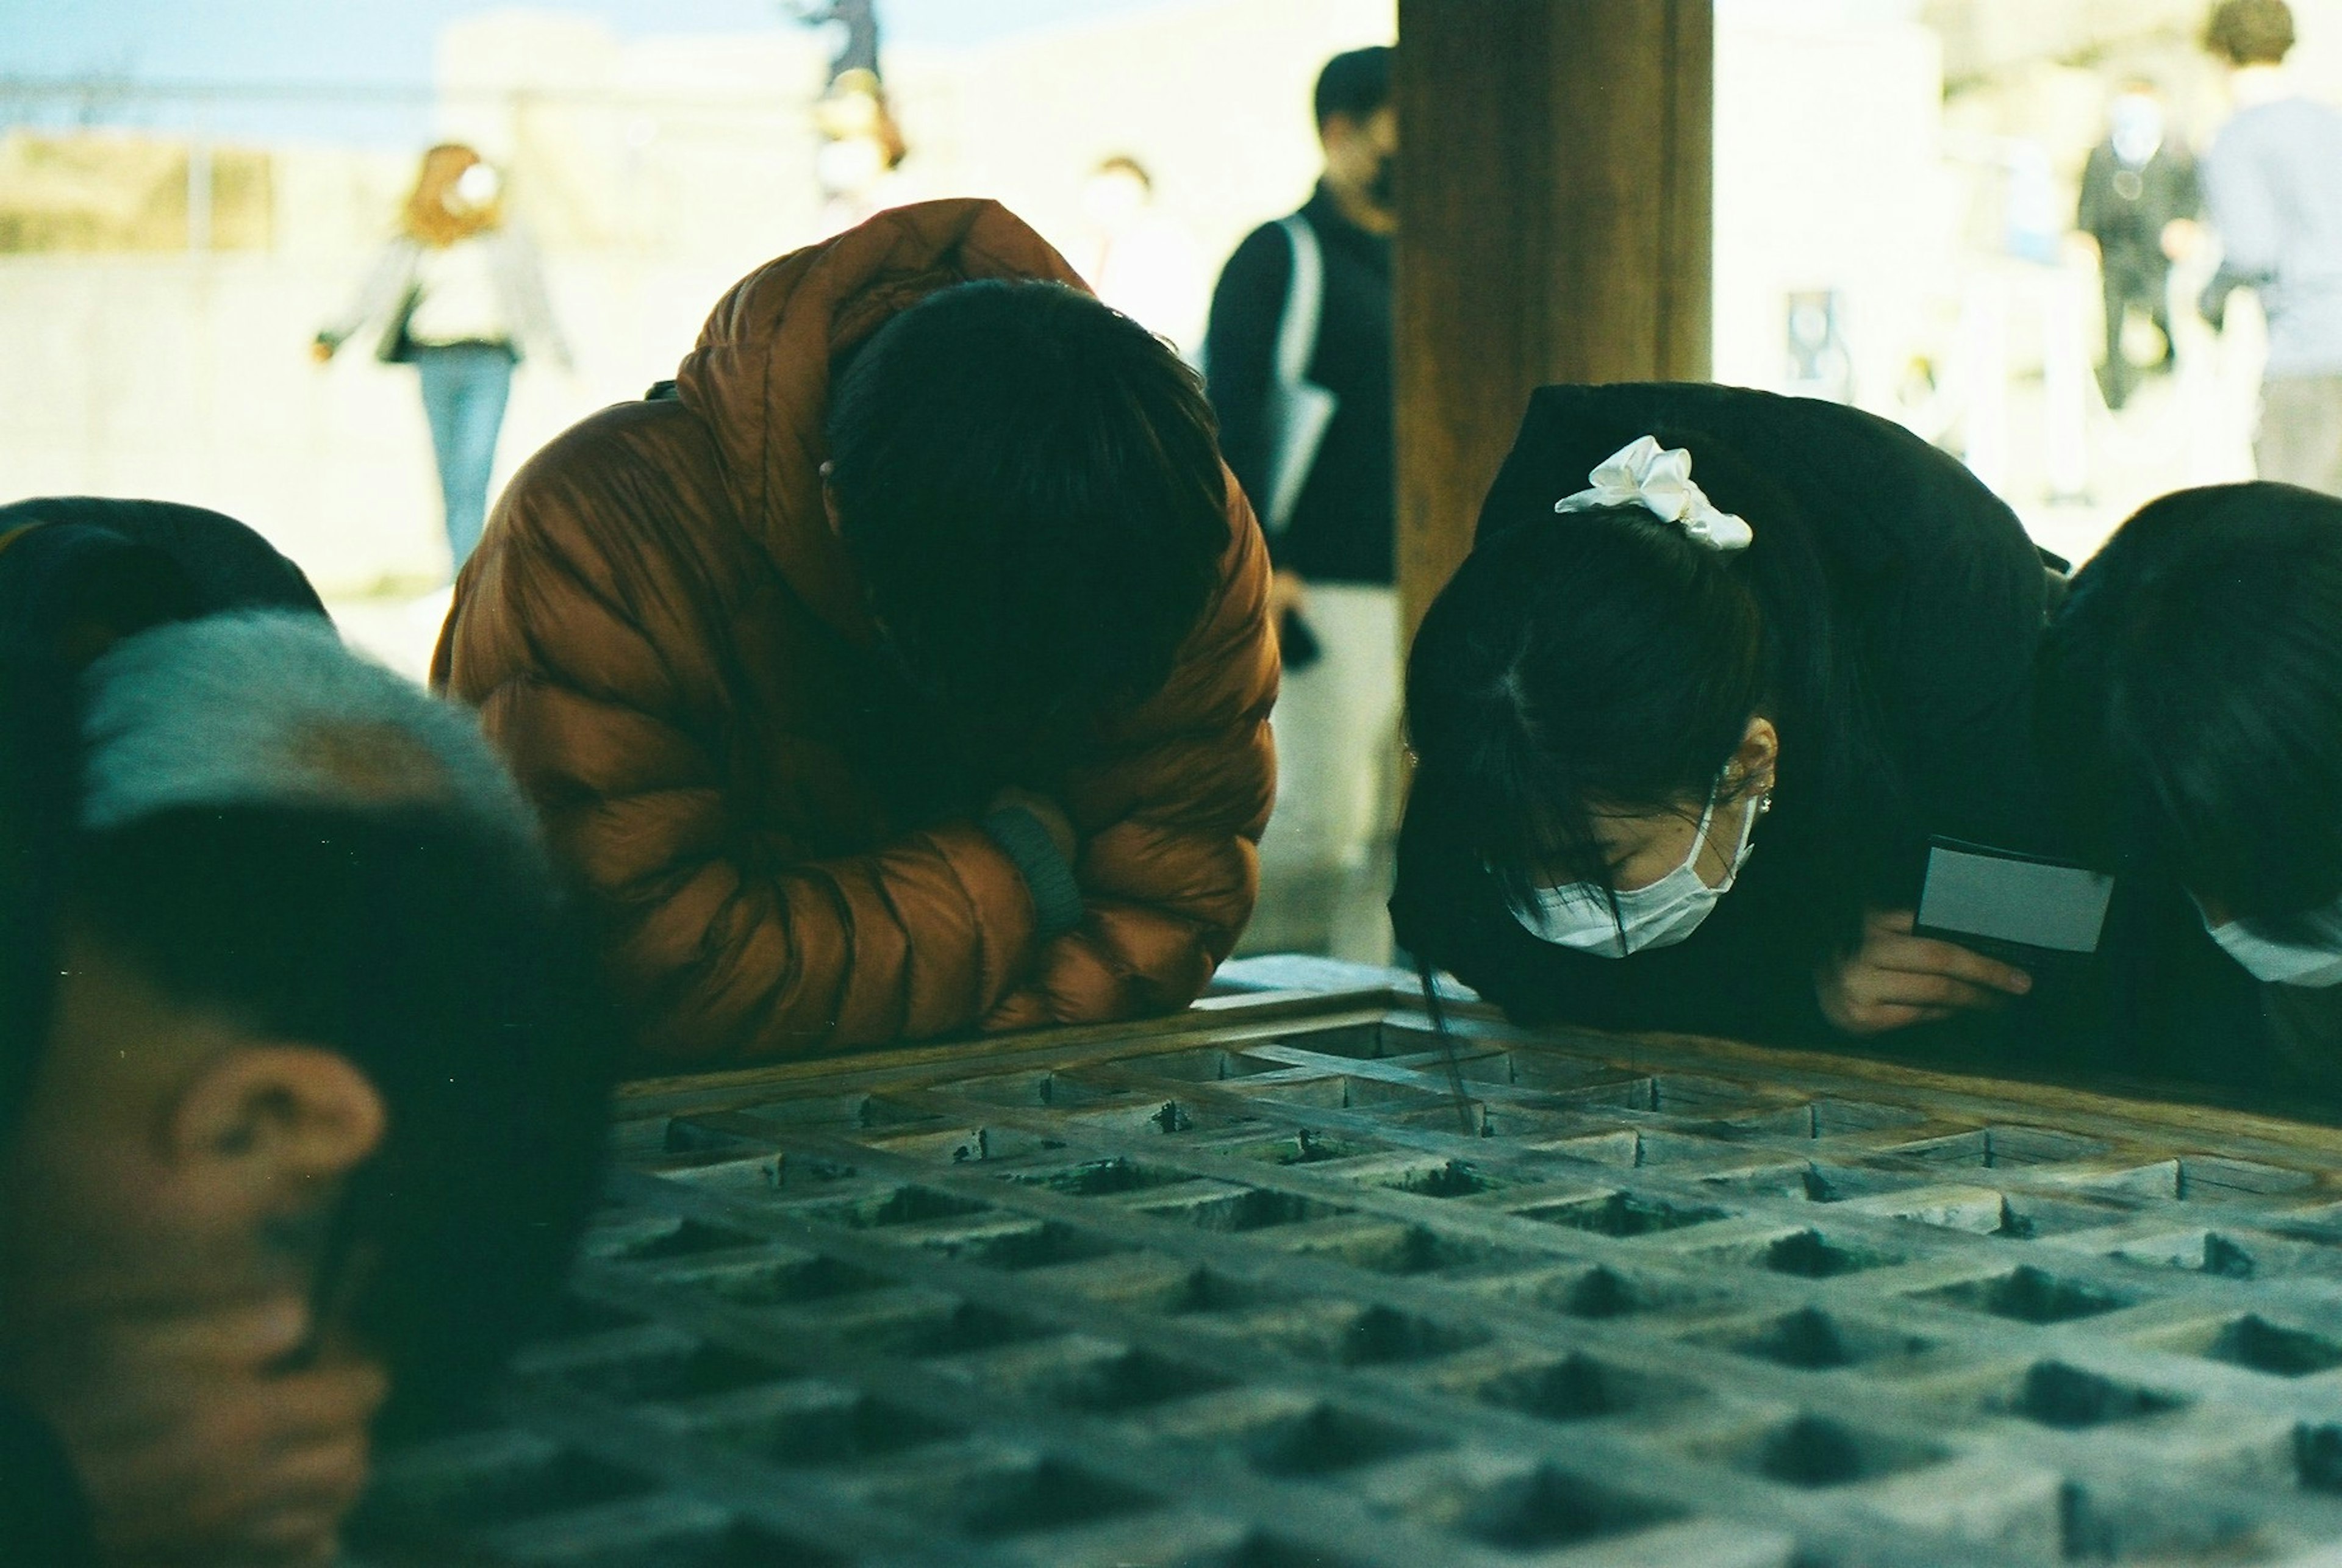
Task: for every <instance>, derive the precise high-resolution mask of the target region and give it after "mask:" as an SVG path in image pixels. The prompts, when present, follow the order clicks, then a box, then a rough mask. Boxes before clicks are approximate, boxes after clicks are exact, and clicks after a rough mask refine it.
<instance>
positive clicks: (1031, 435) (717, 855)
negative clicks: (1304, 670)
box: [432, 201, 1276, 1064]
mask: <svg viewBox="0 0 2342 1568" xmlns="http://www.w3.org/2000/svg"><path fill="white" fill-rule="evenodd" d="M1267 580H1268V564H1267V559H1266V550H1265V549H1264V547H1263V545H1262V543H1261V538H1260V531H1259V529H1258V527H1257V526H1256V524H1254V522H1253V519H1252V513H1251V510H1250V509H1249V507H1248V506H1247V505H1246V502H1245V497H1244V494H1243V492H1241V491H1240V490H1238V489H1237V488H1236V485H1235V484H1233V483H1232V482H1231V481H1230V480H1229V478H1228V475H1227V471H1226V468H1225V467H1223V466H1222V464H1221V462H1220V457H1219V448H1218V445H1217V444H1216V441H1215V440H1214V437H1213V430H1212V416H1211V409H1210V408H1209V406H1208V405H1207V404H1206V403H1205V401H1204V396H1203V388H1202V386H1201V385H1199V383H1198V382H1197V380H1196V375H1195V373H1194V372H1193V371H1191V370H1189V369H1188V368H1187V366H1186V365H1183V364H1182V363H1181V362H1180V361H1179V359H1178V357H1177V355H1175V354H1174V353H1173V352H1172V351H1171V349H1170V348H1169V346H1168V345H1166V344H1164V343H1163V342H1162V341H1161V340H1159V339H1157V338H1156V337H1154V336H1152V335H1149V334H1148V333H1147V332H1146V329H1145V328H1144V327H1141V326H1139V325H1137V324H1136V323H1134V322H1133V321H1131V320H1130V319H1129V318H1128V317H1126V316H1124V315H1119V314H1117V313H1116V312H1115V311H1112V310H1109V309H1108V308H1106V306H1105V305H1101V304H1099V303H1098V302H1097V301H1096V299H1095V298H1093V297H1092V296H1091V295H1088V294H1086V293H1085V292H1083V291H1082V289H1081V288H1080V286H1079V284H1078V282H1077V280H1076V278H1075V275H1074V272H1073V269H1072V268H1071V267H1070V266H1068V265H1066V262H1065V260H1064V258H1062V257H1061V256H1059V255H1057V253H1056V251H1054V250H1052V249H1051V248H1050V247H1049V246H1048V245H1047V244H1046V242H1044V241H1043V240H1042V239H1041V237H1040V236H1039V235H1036V234H1035V233H1034V232H1033V231H1032V229H1030V228H1029V227H1027V226H1026V225H1025V224H1024V223H1023V222H1021V221H1020V220H1019V219H1017V218H1016V216H1014V215H1012V214H1010V213H1009V212H1007V211H1006V209H1004V208H1002V207H1000V206H998V205H996V204H994V203H991V202H984V201H943V202H926V203H922V204H919V205H916V206H909V207H900V208H896V209H895V210H893V211H891V212H886V213H882V214H880V215H878V216H876V217H875V218H873V219H871V220H870V221H869V222H867V223H866V224H864V225H862V226H861V227H859V228H856V229H853V230H850V231H848V232H847V233H846V234H844V235H839V236H838V237H836V239H833V240H829V241H826V242H825V243H823V244H820V245H812V246H808V247H807V248H806V249H804V250H801V251H798V252H796V253H795V254H793V255H786V256H782V257H780V258H778V259H777V260H775V261H773V262H770V263H767V264H766V265H764V266H761V267H759V268H757V269H756V271H755V272H752V273H750V274H749V275H747V276H746V277H745V278H743V279H742V280H741V281H740V282H739V283H738V284H736V285H734V287H733V288H732V289H731V291H730V292H729V293H728V294H726V296H725V297H724V298H723V299H722V300H721V301H719V302H718V303H717V305H716V308H715V310H714V312H713V313H712V314H711V315H709V317H708V320H707V325H706V327H705V328H703V329H702V331H701V334H700V338H699V342H698V344H697V345H696V347H694V348H693V350H692V351H691V353H690V354H689V355H686V357H685V359H684V361H683V364H682V365H681V366H680V367H679V368H678V370H677V373H676V380H674V381H672V382H667V383H663V384H661V385H659V386H657V387H655V388H653V389H652V392H651V394H649V395H648V396H647V397H646V398H645V399H644V400H643V401H641V402H638V403H630V404H617V405H616V406H614V407H611V408H607V409H605V410H603V411H602V412H600V413H598V414H593V415H591V416H590V417H588V418H586V420H584V421H582V422H581V423H579V424H575V425H573V426H572V427H571V428H570V429H569V430H568V431H567V432H566V433H565V434H562V435H561V436H559V437H557V438H556V439H555V441H554V442H553V443H552V444H549V445H548V446H546V447H545V450H544V451H542V452H540V453H539V454H537V455H536V456H535V457H534V458H532V459H531V460H530V461H529V463H528V464H527V465H526V466H525V467H524V468H523V469H522V470H521V471H520V473H519V474H516V475H515V477H514V480H513V482H512V484H511V485H510V486H508V487H507V488H506V490H505V494H504V497H503V499H502V500H501V501H499V502H498V504H497V507H496V521H495V526H494V527H492V528H491V529H490V530H489V531H488V535H487V539H486V541H485V544H483V546H482V548H481V550H480V552H479V554H477V555H475V557H474V558H473V560H472V563H471V564H470V565H469V566H467V567H466V568H465V572H464V574H463V575H462V577H461V578H459V579H458V580H457V582H456V584H455V606H454V609H453V611H452V613H451V614H449V616H448V620H447V625H446V629H445V632H444V633H443V634H442V635H441V638H440V643H439V648H438V652H437V654H435V657H434V661H433V666H432V678H433V680H434V682H435V684H439V685H440V686H442V687H444V688H445V689H446V690H449V691H451V692H453V693H454V694H456V695H457V696H459V697H461V698H463V699H464V700H465V701H467V702H471V703H475V704H479V705H480V706H481V708H482V710H483V713H484V714H485V721H486V724H487V727H488V730H489V733H490V734H492V735H493V736H494V737H495V739H496V740H497V742H498V743H499V744H502V745H503V746H504V747H505V749H506V750H507V752H508V753H509V754H510V755H511V757H512V759H513V761H514V763H515V766H516V768H517V770H518V772H519V774H520V775H521V778H522V780H523V781H524V783H525V784H526V785H527V786H528V788H529V789H530V790H531V792H532V793H534V794H535V796H536V797H537V799H538V800H539V801H540V802H541V803H542V804H543V806H544V808H545V813H546V814H547V817H548V819H549V821H550V824H551V828H552V837H553V843H554V845H555V849H556V851H557V852H558V853H560V854H562V855H563V856H564V857H565V859H566V860H567V861H568V862H569V864H571V865H572V866H573V867H575V870H576V871H577V872H578V874H580V875H581V876H582V877H583V879H584V880H585V882H586V884H587V885H588V887H589V889H590V892H591V895H592V897H593V900H594V903H595V904H596V913H597V914H599V915H600V917H601V921H602V926H603V934H604V936H605V938H606V947H607V951H608V954H609V957H610V961H611V964H612V966H613V969H614V971H615V973H616V976H617V978H618V980H619V981H620V983H621V984H623V985H624V986H625V987H626V990H627V991H628V992H629V993H630V994H631V996H632V999H633V1003H634V1006H635V1028H636V1041H637V1044H638V1045H639V1046H640V1048H641V1049H642V1051H644V1052H645V1053H646V1054H652V1055H657V1056H664V1057H666V1059H668V1060H669V1061H676V1060H681V1061H688V1062H693V1063H700V1064H713V1063H718V1062H729V1061H739V1060H745V1059H753V1058H757V1057H773V1056H782V1055H790V1054H800V1055H801V1054H809V1053H814V1052H818V1051H824V1050H836V1049H840V1048H844V1047H848V1046H855V1045H866V1044H877V1043H881V1042H886V1041H896V1040H916V1039H925V1038H931V1037H934V1036H936V1035H941V1034H963V1033H966V1032H970V1031H975V1030H979V1029H981V1030H1002V1029H1015V1028H1026V1027H1031V1026H1035V1025H1038V1024H1055V1023H1077V1022H1103V1021H1106V1020H1111V1019H1118V1018H1128V1017H1134V1016H1138V1015H1141V1014H1152V1013H1161V1012H1168V1011H1171V1010H1174V1009H1176V1008H1180V1007H1184V1006H1186V1004H1187V1003H1188V1002H1190V1001H1191V1000H1193V999H1194V998H1195V997H1196V995H1197V994H1199V993H1200V992H1201V991H1202V990H1203V988H1204V985H1205V983H1206V981H1207V980H1208V979H1209V978H1210V976H1211V974H1212V971H1213V969H1214V967H1215V966H1216V964H1218V963H1219V962H1220V961H1221V960H1222V959H1224V958H1226V956H1227V954H1228V952H1229V950H1230V948H1231V947H1233V946H1234V945H1235V943H1236V934H1237V933H1238V932H1240V931H1241V930H1242V929H1243V928H1244V924H1245V920H1246V916H1247V915H1249V914H1250V913H1251V910H1252V904H1253V896H1254V887H1255V880H1254V879H1255V866H1254V856H1255V848H1254V846H1255V844H1256V842H1257V841H1258V838H1259V835H1260V829H1261V824H1262V822H1263V820H1264V819H1265V818H1266V815H1267V813H1268V802H1269V794H1270V793H1271V785H1270V777H1271V774H1272V772H1273V764H1272V761H1271V756H1270V751H1269V738H1268V726H1267V714H1268V706H1269V704H1270V702H1271V701H1272V700H1273V699H1274V697H1275V694H1276V647H1275V642H1274V638H1273V635H1272V634H1271V633H1270V631H1269V628H1268V625H1267V623H1266V618H1265V609H1264V607H1265V604H1266V596H1267Z"/></svg>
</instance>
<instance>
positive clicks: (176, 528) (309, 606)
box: [0, 495, 325, 615]
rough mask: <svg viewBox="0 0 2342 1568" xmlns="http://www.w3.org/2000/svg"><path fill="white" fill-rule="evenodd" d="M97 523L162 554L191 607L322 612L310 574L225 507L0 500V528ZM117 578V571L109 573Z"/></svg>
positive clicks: (81, 498) (53, 498) (59, 498)
mask: <svg viewBox="0 0 2342 1568" xmlns="http://www.w3.org/2000/svg"><path fill="white" fill-rule="evenodd" d="M34 523H44V524H72V525H75V526H78V527H84V528H90V529H102V530H104V531H105V532H106V533H109V534H116V535H119V536H120V537H121V538H123V539H126V540H128V541H129V542H130V543H132V544H142V545H145V546H146V547H147V548H149V549H151V550H154V551H155V552H157V553H159V554H161V555H163V556H165V557H166V558H167V559H168V560H169V561H170V562H171V564H173V565H174V566H175V567H176V568H177V569H178V572H179V574H181V575H182V576H183V577H184V578H185V582H186V585H187V588H188V589H189V590H190V591H191V592H192V594H193V603H192V604H191V605H189V606H186V607H184V608H183V610H182V611H181V612H180V613H193V610H194V609H195V608H200V609H201V611H202V613H204V614H218V613H220V612H221V611H224V610H293V611H298V612H305V613H307V614H313V615H323V614H325V603H324V601H322V600H321V599H319V598H318V597H317V591H316V590H315V588H313V587H311V586H310V585H309V579H308V578H307V577H306V576H305V575H303V574H302V572H301V568H300V567H298V566H296V565H295V564H293V563H292V562H291V561H290V560H288V559H287V558H286V557H285V555H283V554H280V553H279V552H278V551H277V550H276V548H275V546H274V545H272V544H269V543H268V541H267V540H265V539H264V538H262V537H261V536H260V535H259V534H255V533H254V532H253V531H252V530H251V529H250V528H248V527H246V526H245V524H242V523H239V522H237V521H236V520H235V518H233V517H230V516H228V515H226V514H225V513H219V512H214V511H210V510H208V509H206V508H205V507H202V506H187V505H183V504H180V503H178V502H175V501H130V500H123V499H120V498H117V497H115V496H111V495H43V496H36V497H35V498H34V499H32V500H29V501H18V502H14V503H12V504H8V505H6V506H0V532H5V531H7V530H9V529H12V528H16V527H20V526H23V525H25V524H34ZM106 576H107V577H108V578H109V579H116V580H118V579H119V578H120V577H121V576H122V573H121V572H120V571H119V570H118V569H117V570H113V571H109V572H108V573H107V574H106Z"/></svg>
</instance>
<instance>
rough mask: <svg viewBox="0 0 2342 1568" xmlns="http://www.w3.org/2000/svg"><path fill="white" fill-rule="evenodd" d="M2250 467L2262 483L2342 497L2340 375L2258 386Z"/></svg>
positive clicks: (2301, 377) (2289, 378)
mask: <svg viewBox="0 0 2342 1568" xmlns="http://www.w3.org/2000/svg"><path fill="white" fill-rule="evenodd" d="M2253 464H2254V466H2255V467H2257V469H2259V470H2260V476H2261V477H2262V478H2263V479H2273V480H2275V481H2277V483H2278V484H2298V485H2300V486H2301V487H2302V488H2303V489H2305V490H2322V491H2324V492H2325V493H2326V494H2328V495H2342V375H2287V376H2279V377H2277V378H2275V379H2272V380H2268V381H2264V382H2262V383H2261V423H2260V428H2259V429H2258V430H2257V431H2256V432H2255V433H2254V435H2253Z"/></svg>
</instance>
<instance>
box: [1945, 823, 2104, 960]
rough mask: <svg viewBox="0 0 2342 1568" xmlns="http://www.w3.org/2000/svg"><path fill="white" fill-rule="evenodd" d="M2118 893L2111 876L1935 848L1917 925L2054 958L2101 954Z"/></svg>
mask: <svg viewBox="0 0 2342 1568" xmlns="http://www.w3.org/2000/svg"><path fill="white" fill-rule="evenodd" d="M2114 888H2115V879H2114V878H2113V877H2111V876H2107V875H2103V874H2100V873H2097V872H2095V871H2087V870H2084V869H2083V868H2082V867H2080V866H2077V865H2057V864H2052V863H2049V862H2047V861H2039V860H2027V859H2024V858H2021V857H2017V856H2012V855H2007V854H2000V853H1997V852H1996V851H1992V850H1984V849H1976V848H1966V847H1960V848H1956V847H1954V846H1952V845H1949V844H1937V845H1936V846H1935V847H1934V848H1933V849H1932V850H1930V851H1929V852H1928V854H1927V888H1926V890H1925V891H1924V892H1923V893H1921V894H1920V895H1919V919H1918V924H1919V926H1920V927H1921V928H1922V929H1924V930H1928V931H1934V932H1945V933H1952V934H1965V935H1969V936H1981V937H1987V938H1989V939H1991V940H1993V941H1996V942H2017V943H2022V944H2025V945H2026V946H2027V947H2046V948H2048V949H2049V950H2051V951H2052V952H2057V953H2096V952H2097V950H2098V934H2099V933H2100V931H2102V930H2103V929H2104V928H2105V926H2106V923H2107V900H2108V899H2109V898H2111V897H2112V896H2113V894H2114Z"/></svg>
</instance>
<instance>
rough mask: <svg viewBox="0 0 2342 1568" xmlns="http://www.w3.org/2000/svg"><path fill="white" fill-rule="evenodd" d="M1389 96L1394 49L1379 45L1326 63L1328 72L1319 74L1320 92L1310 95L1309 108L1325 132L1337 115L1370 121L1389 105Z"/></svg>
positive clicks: (1322, 71)
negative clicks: (1375, 114)
mask: <svg viewBox="0 0 2342 1568" xmlns="http://www.w3.org/2000/svg"><path fill="white" fill-rule="evenodd" d="M1390 95H1391V47H1390V45H1387V44H1376V45H1369V46H1368V47H1366V48H1364V49H1352V50H1349V51H1348V52H1347V53H1345V54H1340V55H1335V56H1334V57H1333V58H1332V59H1330V60H1328V61H1326V66H1325V69H1323V70H1321V71H1319V72H1318V73H1317V88H1316V92H1314V93H1312V94H1311V95H1310V104H1311V106H1312V108H1314V109H1315V110H1316V115H1317V125H1318V128H1319V129H1321V130H1322V129H1324V127H1325V125H1326V121H1328V120H1330V119H1332V118H1333V117H1334V116H1335V115H1348V116H1349V117H1350V118H1351V119H1354V120H1365V119H1367V118H1369V117H1371V116H1372V115H1374V113H1375V111H1376V110H1377V109H1379V108H1381V107H1382V106H1383V105H1385V104H1387V103H1389V102H1390Z"/></svg>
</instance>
